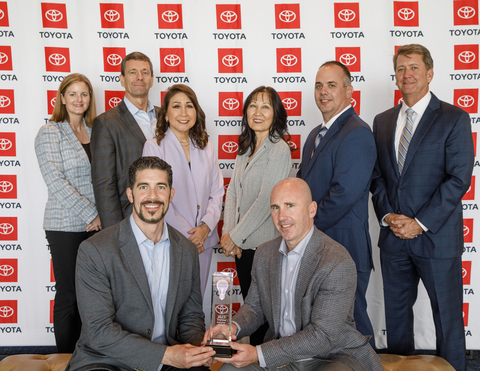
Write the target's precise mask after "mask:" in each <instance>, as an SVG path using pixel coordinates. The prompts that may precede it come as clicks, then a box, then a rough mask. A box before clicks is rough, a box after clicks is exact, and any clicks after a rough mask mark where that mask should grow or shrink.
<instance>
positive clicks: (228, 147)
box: [222, 142, 238, 274]
mask: <svg viewBox="0 0 480 371" xmlns="http://www.w3.org/2000/svg"><path fill="white" fill-rule="evenodd" d="M222 149H223V151H224V152H225V153H235V152H237V151H238V144H237V143H235V142H225V143H223V145H222ZM228 269H230V268H228ZM224 272H226V270H224ZM235 274H236V272H235Z"/></svg>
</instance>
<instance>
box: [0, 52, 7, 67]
mask: <svg viewBox="0 0 480 371" xmlns="http://www.w3.org/2000/svg"><path fill="white" fill-rule="evenodd" d="M7 62H8V55H6V54H5V53H4V52H0V64H5V63H7Z"/></svg>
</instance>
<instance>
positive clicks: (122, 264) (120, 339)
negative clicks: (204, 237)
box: [67, 157, 215, 371]
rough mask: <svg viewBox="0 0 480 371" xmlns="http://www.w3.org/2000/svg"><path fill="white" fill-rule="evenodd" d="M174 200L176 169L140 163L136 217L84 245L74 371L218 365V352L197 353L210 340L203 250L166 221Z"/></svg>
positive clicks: (131, 191) (153, 160)
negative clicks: (204, 300) (200, 258)
mask: <svg viewBox="0 0 480 371" xmlns="http://www.w3.org/2000/svg"><path fill="white" fill-rule="evenodd" d="M174 194H175V190H174V189H172V169H171V167H170V165H168V164H167V163H166V162H165V161H163V160H161V159H159V158H157V157H142V158H139V159H138V160H136V161H135V162H134V163H133V164H132V166H130V169H129V188H128V189H127V196H128V199H129V200H130V202H131V203H132V204H133V213H132V215H131V216H130V217H129V218H126V219H124V220H123V221H122V222H120V223H119V224H116V225H115V226H113V227H110V228H107V229H104V230H103V231H102V232H101V233H97V234H96V235H94V236H93V237H92V238H90V239H88V240H86V241H84V242H83V243H82V244H81V245H80V249H79V251H78V258H77V270H76V287H77V300H78V309H79V312H80V317H81V319H82V332H81V335H80V339H79V340H78V342H77V345H76V349H75V352H74V353H73V356H72V358H71V360H70V363H69V365H68V367H67V370H71V371H74V370H81V371H86V370H97V369H101V370H104V369H106V370H122V371H123V370H132V369H135V370H137V371H141V370H149V371H156V370H159V369H160V368H161V369H162V370H163V371H165V370H168V371H171V370H176V369H177V368H179V369H184V368H190V367H197V366H202V365H204V366H207V367H208V366H209V365H210V364H211V363H212V362H213V359H212V358H211V357H212V356H213V355H214V354H215V352H214V351H213V350H212V349H211V348H209V347H202V346H196V345H200V343H201V341H202V339H203V335H204V332H205V326H204V315H203V310H202V297H201V294H200V277H199V262H198V252H197V248H196V246H195V245H194V244H193V243H192V242H190V241H189V240H187V239H186V238H185V237H183V235H182V234H181V233H180V232H178V231H177V230H175V229H174V228H172V227H170V226H169V225H168V224H167V223H166V222H165V220H164V216H165V214H166V212H167V210H168V206H169V204H170V202H171V200H172V198H173V196H174ZM101 367H104V368H101ZM197 369H206V368H204V367H201V368H198V367H197Z"/></svg>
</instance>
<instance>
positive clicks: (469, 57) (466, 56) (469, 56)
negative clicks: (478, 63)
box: [458, 50, 475, 63]
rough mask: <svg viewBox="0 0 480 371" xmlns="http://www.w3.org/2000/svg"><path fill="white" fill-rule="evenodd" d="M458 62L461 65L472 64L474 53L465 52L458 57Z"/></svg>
mask: <svg viewBox="0 0 480 371" xmlns="http://www.w3.org/2000/svg"><path fill="white" fill-rule="evenodd" d="M458 60H459V61H460V62H462V63H472V62H473V61H474V60H475V53H474V52H471V51H470V50H465V51H464V52H461V53H460V54H459V55H458Z"/></svg>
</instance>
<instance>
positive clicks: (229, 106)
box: [222, 98, 240, 111]
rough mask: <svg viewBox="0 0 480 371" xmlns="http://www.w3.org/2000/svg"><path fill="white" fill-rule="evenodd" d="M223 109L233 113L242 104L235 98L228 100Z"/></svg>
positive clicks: (224, 102)
mask: <svg viewBox="0 0 480 371" xmlns="http://www.w3.org/2000/svg"><path fill="white" fill-rule="evenodd" d="M222 106H223V108H225V109H226V110H229V111H233V110H235V109H237V108H238V107H239V106H240V102H239V101H238V100H237V99H235V98H227V99H225V100H224V101H223V102H222Z"/></svg>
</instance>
